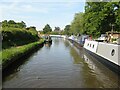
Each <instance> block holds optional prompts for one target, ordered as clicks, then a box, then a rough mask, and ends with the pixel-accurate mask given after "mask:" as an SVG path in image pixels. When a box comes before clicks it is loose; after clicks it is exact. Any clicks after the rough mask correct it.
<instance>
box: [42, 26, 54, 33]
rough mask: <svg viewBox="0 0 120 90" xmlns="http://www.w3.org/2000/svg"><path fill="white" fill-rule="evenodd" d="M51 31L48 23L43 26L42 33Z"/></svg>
mask: <svg viewBox="0 0 120 90" xmlns="http://www.w3.org/2000/svg"><path fill="white" fill-rule="evenodd" d="M51 31H52V28H51V27H50V25H49V24H47V25H45V27H44V28H43V33H44V34H46V33H50V32H51Z"/></svg>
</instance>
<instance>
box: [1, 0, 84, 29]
mask: <svg viewBox="0 0 120 90" xmlns="http://www.w3.org/2000/svg"><path fill="white" fill-rule="evenodd" d="M84 6H85V2H84V1H81V2H78V1H75V0H74V1H70V0H69V1H53V0H52V1H50V0H49V1H40V0H37V1H36V0H35V1H27V0H24V1H21V2H20V1H18V0H17V1H16V0H15V1H13V0H12V1H9V2H8V1H5V0H2V1H0V12H1V13H2V15H1V16H0V17H1V19H0V20H2V21H3V20H15V21H17V22H20V21H24V22H25V23H26V24H27V26H36V27H37V30H42V29H43V27H44V26H45V25H46V24H49V25H50V26H51V27H52V29H54V27H56V26H59V27H60V28H61V29H63V28H64V27H65V25H67V24H70V23H71V21H72V20H73V18H74V14H75V13H78V12H84Z"/></svg>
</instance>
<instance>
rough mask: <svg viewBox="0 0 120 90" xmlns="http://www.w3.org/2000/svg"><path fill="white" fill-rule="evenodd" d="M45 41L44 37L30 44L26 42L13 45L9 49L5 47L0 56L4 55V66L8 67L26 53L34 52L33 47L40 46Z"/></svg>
mask: <svg viewBox="0 0 120 90" xmlns="http://www.w3.org/2000/svg"><path fill="white" fill-rule="evenodd" d="M43 42H44V40H43V39H41V40H40V41H37V42H33V43H30V44H26V45H23V46H17V47H11V48H9V49H4V50H3V51H2V52H0V56H1V55H2V68H3V69H4V68H6V67H7V66H8V65H9V64H10V63H12V62H13V61H15V60H17V59H19V58H21V57H23V56H24V55H26V54H28V53H29V52H32V50H33V49H35V48H36V47H38V46H39V45H41V44H42V43H43Z"/></svg>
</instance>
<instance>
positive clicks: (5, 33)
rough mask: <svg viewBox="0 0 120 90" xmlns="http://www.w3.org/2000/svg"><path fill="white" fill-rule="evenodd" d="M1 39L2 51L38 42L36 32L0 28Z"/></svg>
mask: <svg viewBox="0 0 120 90" xmlns="http://www.w3.org/2000/svg"><path fill="white" fill-rule="evenodd" d="M2 37H3V40H2V48H3V49H4V48H9V47H11V46H19V45H24V44H28V43H31V42H34V41H37V40H39V37H38V33H37V31H35V30H26V29H19V28H2Z"/></svg>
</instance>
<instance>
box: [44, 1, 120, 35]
mask: <svg viewBox="0 0 120 90" xmlns="http://www.w3.org/2000/svg"><path fill="white" fill-rule="evenodd" d="M112 28H113V29H114V31H118V32H120V2H104V1H103V2H86V4H85V12H84V13H83V12H79V13H75V15H74V19H73V21H72V23H71V24H70V25H66V26H65V28H64V30H63V31H61V34H66V35H71V34H75V35H77V34H78V33H79V34H88V35H92V36H93V37H99V36H100V34H104V33H106V32H108V31H111V29H112ZM43 32H44V33H46V32H52V29H51V27H50V25H48V24H47V25H46V26H45V27H44V29H43Z"/></svg>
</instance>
